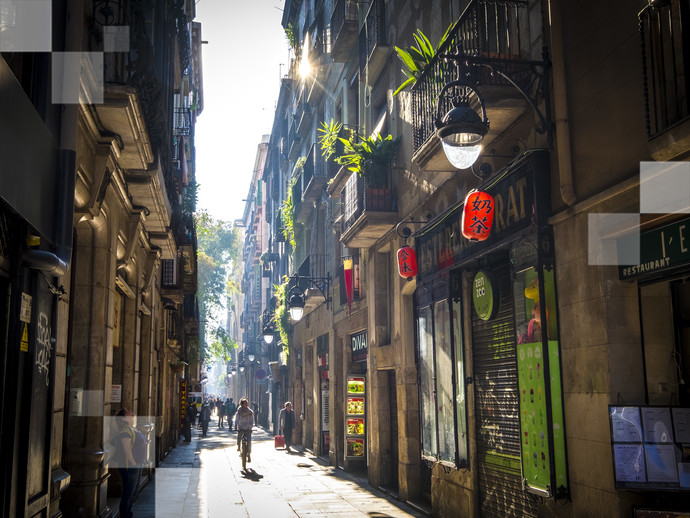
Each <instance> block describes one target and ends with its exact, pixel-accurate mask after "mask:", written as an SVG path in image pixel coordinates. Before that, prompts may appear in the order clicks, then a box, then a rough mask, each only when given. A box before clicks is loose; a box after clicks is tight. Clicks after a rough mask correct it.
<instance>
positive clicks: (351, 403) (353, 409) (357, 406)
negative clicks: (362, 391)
mask: <svg viewBox="0 0 690 518" xmlns="http://www.w3.org/2000/svg"><path fill="white" fill-rule="evenodd" d="M347 413H348V414H350V415H364V398H363V397H349V398H347Z"/></svg>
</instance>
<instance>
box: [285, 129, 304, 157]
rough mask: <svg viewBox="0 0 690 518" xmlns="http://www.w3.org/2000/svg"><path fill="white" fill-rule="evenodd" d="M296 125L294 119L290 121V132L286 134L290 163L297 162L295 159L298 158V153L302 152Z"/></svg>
mask: <svg viewBox="0 0 690 518" xmlns="http://www.w3.org/2000/svg"><path fill="white" fill-rule="evenodd" d="M297 123H298V121H297V120H296V119H293V120H292V125H291V126H290V132H289V134H288V142H289V146H290V150H289V151H288V158H289V159H290V161H291V162H294V161H296V160H297V157H298V156H299V154H300V151H301V150H302V139H301V138H300V136H299V134H298V132H297Z"/></svg>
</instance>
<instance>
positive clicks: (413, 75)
mask: <svg viewBox="0 0 690 518" xmlns="http://www.w3.org/2000/svg"><path fill="white" fill-rule="evenodd" d="M452 28H453V24H452V23H451V24H450V25H449V26H448V28H447V29H446V32H445V33H444V34H443V36H441V39H440V40H439V42H438V44H437V45H436V48H434V46H433V45H432V44H431V42H430V41H429V38H427V37H426V36H425V35H424V33H423V32H422V31H421V30H420V29H417V32H416V33H415V34H413V36H414V39H415V42H416V43H417V46H416V47H415V46H414V45H413V46H412V47H410V48H409V49H407V50H404V49H401V48H400V47H395V51H396V52H397V53H398V57H399V58H400V60H401V61H402V62H403V65H405V68H403V69H402V72H403V74H405V76H406V77H407V79H405V81H404V82H403V84H401V85H400V86H399V87H398V89H397V90H396V91H395V92H393V96H396V95H398V94H399V93H400V92H402V91H403V90H404V89H405V88H407V87H408V86H413V85H414V84H415V83H416V82H417V80H418V79H419V78H420V77H421V76H422V74H423V73H424V70H426V67H428V66H429V64H430V63H431V62H432V61H433V60H434V58H435V57H436V55H437V54H438V53H439V51H440V50H441V49H442V48H443V49H444V50H445V48H446V47H449V46H450V45H452V44H453V42H452V41H450V42H448V43H447V40H448V37H449V36H450V32H451V29H452Z"/></svg>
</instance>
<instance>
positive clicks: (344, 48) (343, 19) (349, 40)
mask: <svg viewBox="0 0 690 518" xmlns="http://www.w3.org/2000/svg"><path fill="white" fill-rule="evenodd" d="M358 22H359V21H358V19H357V2H355V1H354V0H337V1H336V2H335V5H334V6H333V15H332V16H331V59H333V61H336V62H339V63H344V62H345V61H347V59H348V58H349V57H350V53H351V52H352V49H353V48H354V46H355V45H356V44H357V24H358Z"/></svg>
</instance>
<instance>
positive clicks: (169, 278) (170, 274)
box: [162, 259, 177, 286]
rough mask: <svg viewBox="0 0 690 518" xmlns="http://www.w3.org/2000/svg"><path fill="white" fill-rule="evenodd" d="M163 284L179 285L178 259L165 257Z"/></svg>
mask: <svg viewBox="0 0 690 518" xmlns="http://www.w3.org/2000/svg"><path fill="white" fill-rule="evenodd" d="M162 263H163V286H175V285H177V261H176V260H175V259H163V261H162Z"/></svg>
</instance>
